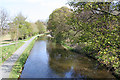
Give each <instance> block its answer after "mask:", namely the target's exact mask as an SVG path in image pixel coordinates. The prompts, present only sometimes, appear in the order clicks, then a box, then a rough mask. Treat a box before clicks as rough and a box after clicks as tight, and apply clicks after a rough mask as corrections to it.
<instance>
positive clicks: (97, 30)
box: [47, 0, 120, 76]
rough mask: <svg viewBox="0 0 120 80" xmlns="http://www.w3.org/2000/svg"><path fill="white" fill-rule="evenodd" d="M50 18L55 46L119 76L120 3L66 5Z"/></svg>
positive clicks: (74, 2) (49, 28)
mask: <svg viewBox="0 0 120 80" xmlns="http://www.w3.org/2000/svg"><path fill="white" fill-rule="evenodd" d="M68 4H69V5H70V7H71V9H69V8H67V7H61V8H58V9H56V10H54V11H53V12H52V13H51V15H50V16H49V20H48V27H47V28H48V30H50V31H51V35H52V36H53V37H54V39H55V42H56V43H60V44H62V45H64V44H67V45H68V46H70V47H72V48H73V49H76V50H77V51H78V52H79V53H81V54H86V55H89V56H92V57H93V58H95V59H97V60H98V61H99V62H100V63H101V64H104V65H106V66H107V67H108V68H109V69H110V70H112V71H113V72H114V73H115V74H117V75H118V76H120V2H116V3H114V2H79V1H75V0H74V1H70V2H68Z"/></svg>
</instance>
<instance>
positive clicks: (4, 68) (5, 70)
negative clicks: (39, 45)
mask: <svg viewBox="0 0 120 80" xmlns="http://www.w3.org/2000/svg"><path fill="white" fill-rule="evenodd" d="M35 37H36V36H34V37H32V38H31V39H30V40H28V41H26V42H25V44H23V45H22V46H21V47H20V48H19V49H18V50H17V51H16V52H15V53H14V54H13V55H12V56H11V57H10V58H8V59H7V60H6V61H5V62H4V63H3V64H2V65H1V66H0V78H9V74H10V72H11V70H12V67H13V65H14V63H15V62H16V61H17V59H18V58H19V57H20V55H21V54H22V53H23V51H24V50H25V49H26V48H27V46H28V45H29V44H30V42H31V41H32V40H33V39H34V38H35ZM1 73H2V75H1Z"/></svg>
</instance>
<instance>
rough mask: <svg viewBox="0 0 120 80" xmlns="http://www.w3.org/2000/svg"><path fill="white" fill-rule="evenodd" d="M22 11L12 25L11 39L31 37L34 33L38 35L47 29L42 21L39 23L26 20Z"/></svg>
mask: <svg viewBox="0 0 120 80" xmlns="http://www.w3.org/2000/svg"><path fill="white" fill-rule="evenodd" d="M26 19H27V18H25V17H24V16H23V15H22V14H21V13H20V14H18V16H16V17H15V18H14V20H13V22H12V23H9V25H10V33H11V39H12V40H13V41H16V40H18V39H26V38H28V37H31V36H32V35H36V34H38V33H44V32H45V31H46V29H45V26H44V24H43V23H42V22H38V24H34V23H29V22H27V21H26Z"/></svg>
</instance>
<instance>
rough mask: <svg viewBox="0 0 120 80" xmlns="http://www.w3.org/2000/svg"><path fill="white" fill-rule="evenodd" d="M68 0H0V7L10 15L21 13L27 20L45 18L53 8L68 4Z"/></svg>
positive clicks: (33, 20) (32, 20)
mask: <svg viewBox="0 0 120 80" xmlns="http://www.w3.org/2000/svg"><path fill="white" fill-rule="evenodd" d="M67 2H68V0H0V8H4V9H6V10H7V12H8V14H9V16H10V17H12V18H13V17H15V16H16V15H17V14H18V13H20V12H21V13H22V14H23V15H24V16H25V17H27V18H28V19H27V20H28V21H31V22H35V21H36V20H38V19H39V20H46V19H48V17H49V15H50V14H51V13H52V11H53V10H55V9H56V8H60V7H62V6H68V5H66V3H67Z"/></svg>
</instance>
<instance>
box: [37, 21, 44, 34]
mask: <svg viewBox="0 0 120 80" xmlns="http://www.w3.org/2000/svg"><path fill="white" fill-rule="evenodd" d="M35 24H36V26H37V28H38V31H39V34H40V33H44V32H46V27H45V25H44V23H43V22H42V21H40V20H38V21H36V22H35Z"/></svg>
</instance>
